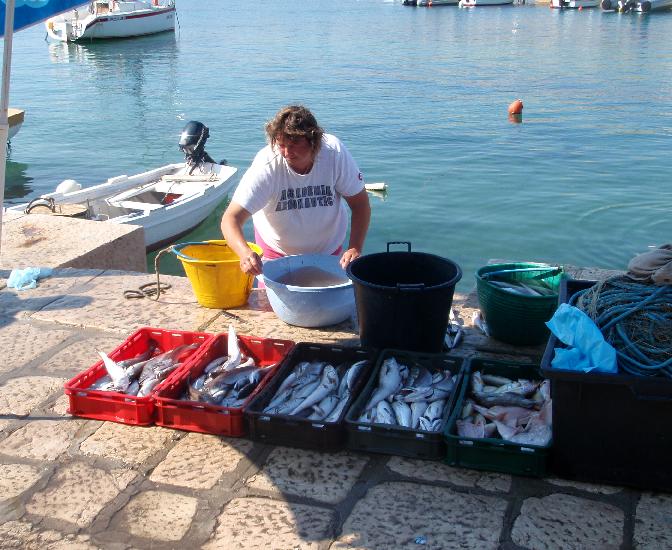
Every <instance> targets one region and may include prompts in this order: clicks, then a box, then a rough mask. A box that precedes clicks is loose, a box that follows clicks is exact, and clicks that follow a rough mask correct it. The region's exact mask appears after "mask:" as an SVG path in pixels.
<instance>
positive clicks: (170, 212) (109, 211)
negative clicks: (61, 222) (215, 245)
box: [7, 121, 237, 250]
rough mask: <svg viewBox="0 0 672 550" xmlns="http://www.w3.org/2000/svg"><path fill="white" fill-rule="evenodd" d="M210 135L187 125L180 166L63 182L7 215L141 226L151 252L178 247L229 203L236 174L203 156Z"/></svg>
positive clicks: (192, 124)
mask: <svg viewBox="0 0 672 550" xmlns="http://www.w3.org/2000/svg"><path fill="white" fill-rule="evenodd" d="M208 136H209V131H208V128H207V127H206V126H204V125H203V124H201V123H200V122H195V121H194V122H190V123H189V124H187V125H186V126H185V128H184V130H183V132H182V135H181V137H180V143H179V146H180V149H181V150H182V151H183V152H184V153H185V157H186V158H185V161H184V162H182V163H175V164H167V165H164V166H161V167H159V168H154V169H152V170H149V171H147V172H142V173H140V174H134V175H132V176H127V175H121V176H117V177H113V178H109V179H108V180H107V181H105V182H103V183H99V184H95V185H92V186H88V187H84V188H82V186H81V185H80V184H79V183H77V182H76V181H74V180H64V181H63V182H62V183H61V184H59V185H58V187H57V188H56V190H55V191H54V192H53V193H48V194H46V195H42V196H40V197H37V198H35V199H33V200H32V201H30V202H29V203H26V204H19V205H15V206H12V207H9V208H8V209H7V210H9V211H20V212H24V213H26V214H31V213H36V214H38V213H39V214H41V213H43V214H56V215H69V216H76V217H80V218H85V219H89V220H94V221H98V222H101V223H119V224H129V225H140V226H142V227H143V228H144V235H145V246H146V248H147V249H148V250H156V249H157V248H159V247H161V246H163V245H165V244H168V243H170V242H174V241H175V240H176V239H178V238H179V237H181V236H182V235H185V234H186V233H188V232H189V231H191V230H192V229H194V228H195V227H197V226H198V225H199V224H200V223H201V222H203V220H205V218H207V217H208V216H209V215H210V214H211V213H212V212H213V211H214V210H215V208H217V206H218V205H219V204H221V202H222V201H223V200H224V199H225V198H226V196H227V194H228V192H229V191H230V190H231V189H232V187H233V186H234V184H235V180H234V178H233V175H234V174H235V173H236V171H237V169H236V168H235V167H233V166H229V165H227V164H226V163H225V161H222V162H219V163H217V162H215V161H214V160H213V159H212V158H211V157H210V155H208V153H206V152H205V149H204V146H205V141H206V140H207V138H208Z"/></svg>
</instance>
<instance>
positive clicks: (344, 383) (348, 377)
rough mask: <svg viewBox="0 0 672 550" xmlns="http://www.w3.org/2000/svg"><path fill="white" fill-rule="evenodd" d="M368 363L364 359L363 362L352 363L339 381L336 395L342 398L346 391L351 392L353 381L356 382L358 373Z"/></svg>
mask: <svg viewBox="0 0 672 550" xmlns="http://www.w3.org/2000/svg"><path fill="white" fill-rule="evenodd" d="M368 363H369V361H368V360H367V359H364V360H363V361H358V362H357V363H354V364H353V365H352V366H351V367H350V368H349V369H348V370H347V371H346V372H345V374H344V375H343V378H342V379H341V383H340V384H339V386H338V395H339V396H343V395H345V392H346V391H349V392H351V391H352V389H353V387H354V384H355V380H357V376H358V375H359V373H360V372H361V371H362V369H363V368H364V367H365V366H366V365H367V364H368Z"/></svg>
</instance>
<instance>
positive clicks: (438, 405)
mask: <svg viewBox="0 0 672 550" xmlns="http://www.w3.org/2000/svg"><path fill="white" fill-rule="evenodd" d="M445 406H446V402H445V401H443V400H439V401H433V402H432V403H430V404H429V406H428V407H427V409H426V410H425V414H423V415H422V417H423V418H426V419H427V420H428V421H430V422H433V421H434V420H437V419H440V418H441V416H442V414H443V409H444V408H445Z"/></svg>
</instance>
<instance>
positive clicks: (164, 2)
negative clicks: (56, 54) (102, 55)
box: [45, 0, 175, 42]
mask: <svg viewBox="0 0 672 550" xmlns="http://www.w3.org/2000/svg"><path fill="white" fill-rule="evenodd" d="M45 26H46V28H47V35H48V36H49V37H50V38H52V39H54V40H59V41H61V42H76V41H78V40H93V39H101V38H128V37H132V36H144V35H147V34H155V33H159V32H165V31H174V30H175V0H130V1H127V0H94V1H93V2H91V3H89V5H88V8H86V9H85V8H81V9H75V10H71V11H68V12H65V13H62V14H60V15H57V16H55V17H52V18H50V19H47V21H46V22H45Z"/></svg>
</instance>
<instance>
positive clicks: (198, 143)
mask: <svg viewBox="0 0 672 550" xmlns="http://www.w3.org/2000/svg"><path fill="white" fill-rule="evenodd" d="M208 137H210V131H209V130H208V127H207V126H206V125H205V124H203V123H202V122H198V121H195V120H192V121H191V122H187V125H186V126H185V127H184V129H183V130H182V134H181V135H180V141H179V143H178V145H179V146H180V150H181V151H182V152H183V153H184V156H185V157H186V163H187V166H189V167H190V168H189V174H191V173H192V172H193V170H194V168H196V166H198V165H199V164H201V163H202V162H210V163H212V164H216V162H215V161H214V160H213V159H212V157H211V156H210V155H208V153H207V152H206V151H205V142H206V141H208Z"/></svg>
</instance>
